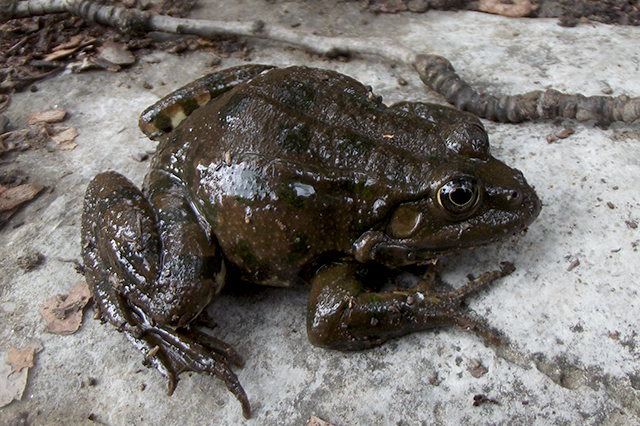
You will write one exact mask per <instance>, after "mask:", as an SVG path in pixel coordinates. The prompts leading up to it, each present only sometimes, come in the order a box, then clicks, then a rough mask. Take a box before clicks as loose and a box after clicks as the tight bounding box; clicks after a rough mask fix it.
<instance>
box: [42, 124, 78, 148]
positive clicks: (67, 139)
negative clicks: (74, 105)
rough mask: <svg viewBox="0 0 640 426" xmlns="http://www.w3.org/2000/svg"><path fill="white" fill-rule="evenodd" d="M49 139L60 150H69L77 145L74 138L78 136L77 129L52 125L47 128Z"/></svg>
mask: <svg viewBox="0 0 640 426" xmlns="http://www.w3.org/2000/svg"><path fill="white" fill-rule="evenodd" d="M49 134H50V135H51V139H53V140H54V142H55V143H57V144H58V149H59V150H60V151H71V150H72V149H73V148H75V147H76V146H78V144H77V143H75V142H74V139H75V138H76V137H77V136H78V131H77V130H76V129H75V128H74V127H67V126H54V127H51V128H50V129H49Z"/></svg>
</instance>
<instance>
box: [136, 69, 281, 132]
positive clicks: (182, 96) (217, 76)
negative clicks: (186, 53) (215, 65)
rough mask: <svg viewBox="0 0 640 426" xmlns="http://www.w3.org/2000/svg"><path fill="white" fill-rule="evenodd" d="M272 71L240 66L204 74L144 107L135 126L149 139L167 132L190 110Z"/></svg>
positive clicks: (187, 114)
mask: <svg viewBox="0 0 640 426" xmlns="http://www.w3.org/2000/svg"><path fill="white" fill-rule="evenodd" d="M271 68H274V67H273V66H269V65H244V66H239V67H234V68H228V69H226V70H223V71H220V72H216V73H212V74H207V75H205V76H204V77H201V78H199V79H197V80H195V81H193V82H191V83H189V84H187V85H186V86H183V87H181V88H180V89H178V90H176V91H174V92H172V93H170V94H169V95H167V96H165V97H164V98H162V99H160V100H159V101H158V102H156V103H155V104H153V105H151V106H150V107H149V108H147V109H146V110H145V111H144V112H143V113H142V115H141V116H140V121H139V122H138V125H139V126H140V129H141V130H142V131H143V132H144V134H145V135H147V137H149V138H150V139H157V137H158V136H160V135H163V134H166V133H169V132H171V130H173V129H175V128H176V127H177V126H178V124H180V122H182V121H183V120H184V119H185V118H187V117H188V116H189V115H190V114H191V113H192V112H193V111H194V110H196V109H197V108H199V107H201V106H203V105H205V104H206V103H207V102H209V101H210V100H211V99H215V98H217V97H218V96H220V95H221V94H223V93H225V92H228V91H229V90H231V89H233V88H234V87H235V86H237V85H238V84H240V83H244V82H246V81H249V80H251V79H253V78H254V77H256V76H257V75H259V74H260V73H262V72H264V71H266V70H269V69H271Z"/></svg>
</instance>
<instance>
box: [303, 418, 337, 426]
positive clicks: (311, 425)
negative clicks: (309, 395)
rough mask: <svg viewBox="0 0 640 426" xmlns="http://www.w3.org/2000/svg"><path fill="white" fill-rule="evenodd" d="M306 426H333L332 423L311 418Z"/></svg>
mask: <svg viewBox="0 0 640 426" xmlns="http://www.w3.org/2000/svg"><path fill="white" fill-rule="evenodd" d="M306 426H335V425H334V424H333V423H329V422H326V421H324V420H322V419H321V418H319V417H316V416H311V417H309V421H308V422H307V425H306Z"/></svg>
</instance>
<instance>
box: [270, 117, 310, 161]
mask: <svg viewBox="0 0 640 426" xmlns="http://www.w3.org/2000/svg"><path fill="white" fill-rule="evenodd" d="M277 141H278V144H279V145H280V146H281V147H282V148H283V149H285V150H287V151H291V152H295V153H296V154H302V153H303V152H305V151H306V150H307V149H308V148H309V142H310V141H311V135H310V132H309V128H308V127H307V126H305V125H304V124H297V125H295V126H294V127H286V126H281V128H280V133H279V134H278V138H277Z"/></svg>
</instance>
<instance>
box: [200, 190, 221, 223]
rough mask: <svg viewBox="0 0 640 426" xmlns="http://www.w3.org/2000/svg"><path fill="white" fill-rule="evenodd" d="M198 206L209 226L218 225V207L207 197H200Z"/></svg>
mask: <svg viewBox="0 0 640 426" xmlns="http://www.w3.org/2000/svg"><path fill="white" fill-rule="evenodd" d="M200 206H201V207H202V214H204V217H205V220H206V221H207V223H208V224H209V226H211V228H212V229H216V228H217V227H218V208H217V207H216V206H215V205H214V204H213V203H212V202H211V200H209V199H208V198H201V199H200Z"/></svg>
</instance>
